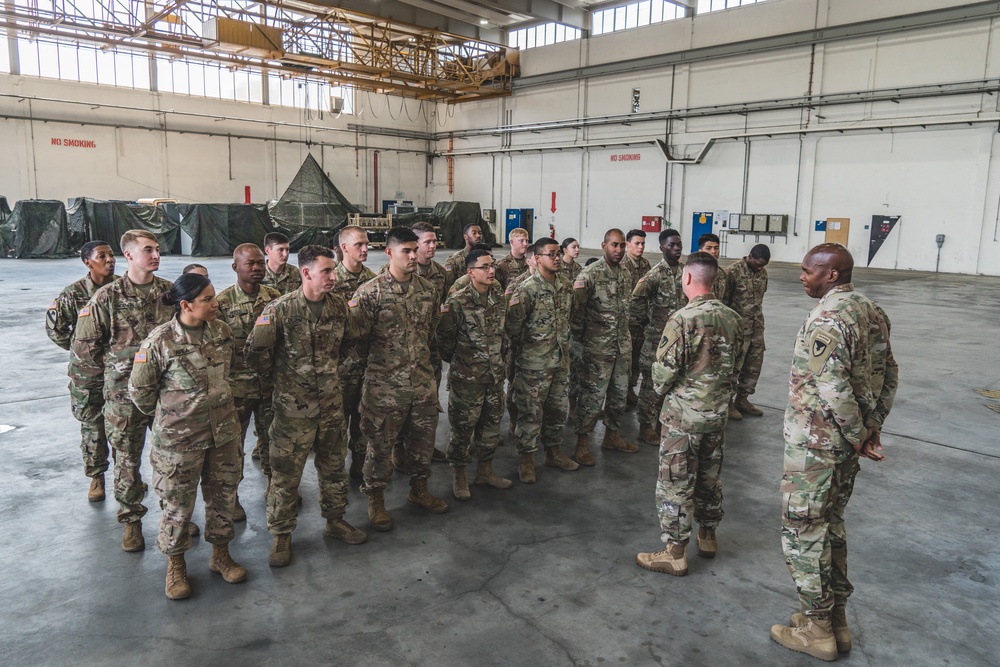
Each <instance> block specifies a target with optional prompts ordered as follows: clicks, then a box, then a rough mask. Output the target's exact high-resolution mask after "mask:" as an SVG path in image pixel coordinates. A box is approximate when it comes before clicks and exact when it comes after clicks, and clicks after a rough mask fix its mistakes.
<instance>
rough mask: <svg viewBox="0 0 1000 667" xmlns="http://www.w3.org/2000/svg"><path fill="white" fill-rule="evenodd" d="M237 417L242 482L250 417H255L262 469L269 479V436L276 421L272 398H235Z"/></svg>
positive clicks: (255, 431)
mask: <svg viewBox="0 0 1000 667" xmlns="http://www.w3.org/2000/svg"><path fill="white" fill-rule="evenodd" d="M233 402H234V403H235V404H236V417H237V418H238V419H239V420H240V481H241V482H242V481H243V461H244V460H245V459H246V441H247V430H249V428H250V417H253V423H254V427H253V430H254V433H256V434H257V446H258V447H259V448H260V469H261V471H262V472H263V473H264V474H265V475H266V476H268V477H270V476H271V460H270V450H271V440H270V438H269V436H268V434H267V432H268V429H270V428H271V421H272V420H273V419H274V409H273V408H272V406H271V397H270V396H268V397H267V398H234V399H233Z"/></svg>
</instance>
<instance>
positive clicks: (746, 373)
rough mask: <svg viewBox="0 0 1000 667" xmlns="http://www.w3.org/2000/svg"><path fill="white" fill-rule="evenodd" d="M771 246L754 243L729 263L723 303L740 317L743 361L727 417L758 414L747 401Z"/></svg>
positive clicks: (753, 381)
mask: <svg viewBox="0 0 1000 667" xmlns="http://www.w3.org/2000/svg"><path fill="white" fill-rule="evenodd" d="M769 261H771V250H770V249H769V248H768V247H767V246H766V245H764V244H762V243H761V244H758V245H755V246H754V247H753V248H751V249H750V254H748V255H747V256H746V257H744V258H743V259H741V260H740V261H738V262H736V263H735V264H733V265H732V266H730V267H729V270H728V271H727V273H728V275H729V302H728V303H727V304H726V305H728V306H729V307H730V308H732V309H733V310H735V311H736V312H737V313H739V314H740V317H742V318H743V326H744V329H743V347H745V348H746V349H745V350H744V359H743V365H742V366H741V367H740V368H738V369H736V375H737V377H736V378H735V385H736V386H735V391H736V396H735V397H734V399H733V402H732V405H730V407H729V418H730V419H736V420H739V419H742V418H743V417H742V415H752V416H754V417H760V416H761V415H762V414H764V413H763V412H762V411H761V410H760V408H758V407H757V406H755V405H754V404H753V403H751V402H750V399H749V398H748V397H749V396H750V394H752V393H753V392H754V390H755V389H756V388H757V379H758V378H759V377H760V369H761V366H762V365H763V364H764V292H766V291H767V269H765V268H764V267H765V266H767V264H768V262H769Z"/></svg>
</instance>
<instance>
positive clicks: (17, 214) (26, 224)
mask: <svg viewBox="0 0 1000 667" xmlns="http://www.w3.org/2000/svg"><path fill="white" fill-rule="evenodd" d="M2 208H6V200H5V201H4V206H3V207H2ZM81 245H83V244H82V243H81V244H80V245H77V246H76V247H74V244H73V241H72V239H71V235H70V229H69V223H68V221H67V219H66V206H65V204H63V203H62V202H61V201H55V200H47V199H25V200H22V201H19V202H17V203H16V204H14V210H13V211H12V212H11V213H10V215H8V216H6V220H4V222H3V224H0V257H4V258H12V259H41V258H62V257H72V256H73V255H74V254H76V253H77V252H78V251H79V250H80V246H81Z"/></svg>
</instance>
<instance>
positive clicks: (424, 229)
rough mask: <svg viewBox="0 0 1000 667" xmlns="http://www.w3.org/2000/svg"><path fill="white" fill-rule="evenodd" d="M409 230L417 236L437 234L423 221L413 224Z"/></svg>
mask: <svg viewBox="0 0 1000 667" xmlns="http://www.w3.org/2000/svg"><path fill="white" fill-rule="evenodd" d="M410 229H412V230H413V233H414V234H416V235H417V236H420V235H421V234H437V230H436V229H434V225H432V224H431V223H429V222H425V221H423V220H421V221H420V222H414V223H413V225H412V226H411V227H410Z"/></svg>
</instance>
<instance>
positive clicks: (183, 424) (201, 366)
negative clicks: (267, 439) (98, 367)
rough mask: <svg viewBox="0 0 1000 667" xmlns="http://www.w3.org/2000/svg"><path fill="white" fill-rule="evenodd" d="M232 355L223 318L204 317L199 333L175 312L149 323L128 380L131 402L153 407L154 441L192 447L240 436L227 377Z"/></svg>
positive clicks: (164, 446) (172, 447) (165, 446)
mask: <svg viewBox="0 0 1000 667" xmlns="http://www.w3.org/2000/svg"><path fill="white" fill-rule="evenodd" d="M232 358H233V332H232V330H230V328H229V325H228V324H226V323H225V322H223V321H221V320H215V321H213V322H206V323H205V328H204V329H203V331H202V332H201V335H200V336H199V335H197V334H196V333H195V334H193V333H192V332H191V331H188V330H186V329H185V328H184V327H183V326H181V323H180V320H178V319H177V318H176V317H175V318H174V319H173V320H171V321H170V322H167V323H166V324H161V325H160V326H158V327H156V328H155V329H153V331H152V333H150V334H149V337H148V338H146V340H144V341H143V342H142V345H141V346H140V347H139V351H138V352H136V353H135V364H134V365H133V366H132V375H131V377H130V378H129V381H128V391H129V395H130V396H131V397H132V402H133V403H135V407H137V408H139V410H140V411H141V412H143V413H144V414H147V415H154V413H155V418H154V419H153V427H152V436H151V437H152V440H151V441H150V443H151V445H152V446H153V447H156V448H157V449H161V450H165V451H169V452H193V451H197V450H200V449H209V448H211V447H221V446H223V445H227V444H229V443H230V442H232V441H233V440H236V439H238V438H239V437H240V422H239V419H238V418H237V416H236V406H235V405H234V404H233V393H232V391H231V390H230V388H229V382H228V381H227V378H228V377H229V364H230V361H231V360H232Z"/></svg>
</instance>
